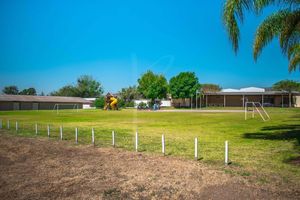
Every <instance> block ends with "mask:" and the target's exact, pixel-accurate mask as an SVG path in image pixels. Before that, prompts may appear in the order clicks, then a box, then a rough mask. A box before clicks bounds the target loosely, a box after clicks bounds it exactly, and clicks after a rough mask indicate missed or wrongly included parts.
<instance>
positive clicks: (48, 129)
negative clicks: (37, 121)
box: [47, 125, 50, 138]
mask: <svg viewBox="0 0 300 200" xmlns="http://www.w3.org/2000/svg"><path fill="white" fill-rule="evenodd" d="M47 132H48V138H50V126H49V125H47Z"/></svg>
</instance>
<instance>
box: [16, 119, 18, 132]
mask: <svg viewBox="0 0 300 200" xmlns="http://www.w3.org/2000/svg"><path fill="white" fill-rule="evenodd" d="M16 131H17V132H18V121H16Z"/></svg>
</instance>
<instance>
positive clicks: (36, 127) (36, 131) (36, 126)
mask: <svg viewBox="0 0 300 200" xmlns="http://www.w3.org/2000/svg"><path fill="white" fill-rule="evenodd" d="M35 134H36V135H37V134H38V125H37V123H35Z"/></svg>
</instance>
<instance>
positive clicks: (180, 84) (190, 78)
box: [169, 72, 199, 99]
mask: <svg viewBox="0 0 300 200" xmlns="http://www.w3.org/2000/svg"><path fill="white" fill-rule="evenodd" d="M169 87H170V93H171V96H172V98H175V99H177V98H190V97H191V96H194V95H195V94H196V90H197V89H198V88H199V82H198V78H197V77H196V74H195V73H194V72H181V73H179V74H178V75H177V76H174V77H172V78H171V79H170V86H169Z"/></svg>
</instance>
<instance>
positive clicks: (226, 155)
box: [225, 141, 229, 165]
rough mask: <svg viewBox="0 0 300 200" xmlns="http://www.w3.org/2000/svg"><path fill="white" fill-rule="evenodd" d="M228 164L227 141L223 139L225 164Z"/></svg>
mask: <svg viewBox="0 0 300 200" xmlns="http://www.w3.org/2000/svg"><path fill="white" fill-rule="evenodd" d="M228 164H229V151H228V141H225V165H228Z"/></svg>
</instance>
